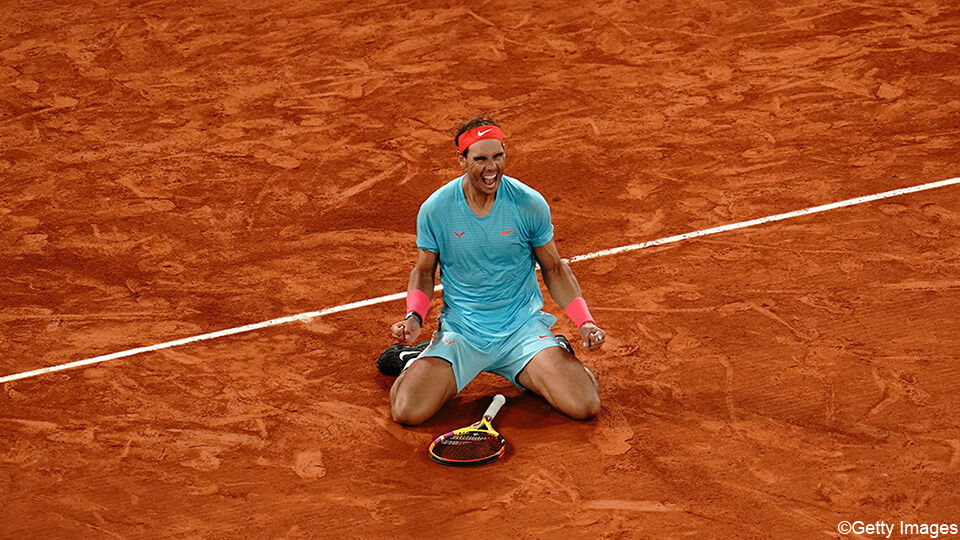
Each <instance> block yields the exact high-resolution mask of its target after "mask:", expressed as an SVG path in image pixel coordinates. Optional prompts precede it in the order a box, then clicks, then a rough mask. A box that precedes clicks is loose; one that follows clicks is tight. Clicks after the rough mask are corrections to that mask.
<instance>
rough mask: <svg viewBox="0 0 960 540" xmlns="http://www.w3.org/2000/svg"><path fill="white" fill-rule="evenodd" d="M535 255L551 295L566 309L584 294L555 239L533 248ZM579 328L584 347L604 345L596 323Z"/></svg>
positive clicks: (590, 347)
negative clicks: (559, 250)
mask: <svg viewBox="0 0 960 540" xmlns="http://www.w3.org/2000/svg"><path fill="white" fill-rule="evenodd" d="M533 255H534V256H535V257H536V258H537V262H538V263H539V264H540V270H541V271H542V272H543V282H544V283H545V284H546V285H547V291H548V292H549V293H550V297H551V298H553V300H554V302H556V303H557V304H559V305H560V307H562V308H564V309H566V308H567V306H568V305H570V302H572V301H573V300H574V299H576V298H578V297H581V296H583V294H582V292H581V291H580V283H579V282H577V277H576V276H574V275H573V270H571V269H570V265H569V264H567V262H566V261H564V260H563V259H561V258H560V253H559V252H558V251H557V245H556V244H555V243H554V242H553V240H550V241H549V242H547V243H546V244H544V245H542V246H540V247H535V248H533ZM579 330H580V338H581V342H582V343H583V346H584V347H587V348H589V349H590V350H591V351H595V350H597V349H599V348H600V347H601V346H602V345H603V342H604V339H605V334H604V332H603V331H602V330H600V328H599V327H598V326H597V325H596V324H594V323H592V322H586V323H584V324H583V326H581V327H580V328H579Z"/></svg>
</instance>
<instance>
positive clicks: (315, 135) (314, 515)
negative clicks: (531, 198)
mask: <svg viewBox="0 0 960 540" xmlns="http://www.w3.org/2000/svg"><path fill="white" fill-rule="evenodd" d="M958 44H960V7H958V6H957V4H956V3H953V2H946V1H941V2H936V1H933V0H927V1H916V2H906V1H904V2H891V1H879V2H869V3H868V2H852V1H846V0H843V1H839V2H826V1H823V0H817V1H803V0H801V1H800V2H747V1H729V2H724V1H702V0H681V1H679V2H665V1H655V2H650V3H633V2H626V1H619V0H615V1H611V2H602V3H595V2H557V1H542V2H534V3H532V4H526V3H523V2H500V1H490V2H479V3H476V4H471V5H470V7H469V8H467V7H463V6H462V5H460V3H456V2H436V3H430V2H421V1H410V2H345V1H344V2H325V1H316V2H306V1H303V2H272V3H269V2H263V1H260V0H249V1H246V2H240V3H235V2H194V3H186V2H173V1H168V0H157V1H149V2H138V3H131V2H112V1H109V0H105V1H96V2H79V1H70V2H67V1H65V2H37V3H32V2H23V3H21V2H14V1H11V0H7V1H4V2H2V9H0V202H2V204H0V224H2V229H0V248H2V253H3V256H2V258H0V291H2V312H0V351H2V352H0V376H6V375H11V374H17V373H21V372H25V371H29V370H32V369H35V368H39V367H44V366H53V365H58V364H63V363H66V362H71V361H75V360H82V359H86V358H91V357H95V356H98V355H104V354H108V353H114V352H119V351H124V350H127V349H132V348H135V347H140V346H145V345H153V344H158V343H162V342H165V341H169V340H174V339H178V338H184V337H190V336H195V335H199V334H204V333H208V332H213V331H216V330H221V329H227V328H234V327H238V326H242V325H246V324H249V323H255V322H259V321H265V320H269V319H274V318H277V317H283V316H287V315H293V314H298V313H302V312H307V311H313V310H320V309H324V308H330V307H334V306H338V305H341V304H345V303H348V302H353V301H358V300H364V299H368V298H374V297H378V296H382V295H388V294H392V293H397V292H400V291H403V290H404V288H405V286H406V280H407V276H408V273H409V271H410V268H411V267H412V264H413V261H414V257H415V247H414V240H415V235H414V226H415V216H416V211H417V208H418V206H419V204H420V203H421V202H422V201H423V200H424V199H425V198H426V196H427V195H428V194H429V193H430V192H432V191H433V190H434V189H436V188H438V187H439V186H440V185H442V184H443V183H445V182H447V181H448V180H450V179H452V178H454V177H455V176H456V175H458V174H460V169H458V165H457V163H456V159H455V148H454V146H453V141H452V138H453V134H454V132H455V130H456V127H457V125H458V124H459V122H460V121H462V120H463V119H464V118H466V117H469V116H471V115H473V114H474V113H476V112H481V111H485V112H489V113H491V114H493V115H495V116H496V117H497V118H499V119H500V121H501V122H502V124H503V126H504V130H505V134H506V138H507V139H506V140H507V148H508V164H507V173H508V174H510V175H512V176H515V177H518V178H519V179H521V180H522V181H524V182H526V183H527V184H529V185H531V186H533V187H534V188H536V189H538V190H539V191H541V192H542V193H543V194H544V195H545V197H546V198H547V200H548V201H549V202H550V204H551V207H552V210H553V220H554V224H555V226H556V237H555V238H556V240H557V242H558V246H559V249H560V251H561V254H562V255H563V256H565V257H573V256H575V255H581V254H586V253H591V252H595V251H599V250H604V249H609V248H615V247H618V246H624V245H630V244H636V243H640V242H646V241H650V240H655V239H658V238H663V237H667V236H671V235H677V234H681V233H687V232H691V231H697V230H702V229H706V228H710V227H715V226H718V225H724V224H728V223H736V222H740V221H744V220H749V219H754V218H759V217H764V216H769V215H773V214H778V213H781V212H788V211H792V210H799V209H803V208H808V207H812V206H816V205H821V204H826V203H832V202H836V201H840V200H844V199H849V198H852V197H858V196H862V195H870V194H875V193H880V192H884V191H887V190H892V189H896V188H902V187H908V186H915V185H920V184H925V183H929V182H933V181H939V180H944V179H949V178H953V177H957V176H960V165H958V159H957V155H958V152H960V135H958V125H960V76H958V72H957V66H958V65H960V51H958ZM572 267H573V269H574V271H575V272H576V274H577V276H578V278H579V281H580V283H581V285H582V287H583V289H584V294H585V296H586V298H587V299H588V301H589V302H590V304H591V309H592V311H593V313H594V315H595V316H597V318H598V322H599V324H600V325H601V326H602V327H603V328H604V329H605V330H607V332H608V333H609V343H607V346H606V347H605V348H604V349H603V350H602V351H600V352H596V353H588V352H585V351H582V350H581V352H579V357H580V358H581V360H582V361H583V362H584V363H585V364H586V365H588V366H589V367H590V368H591V369H593V370H594V371H595V372H596V373H597V376H598V378H599V381H600V388H601V397H602V399H603V402H604V408H603V411H602V412H601V413H600V415H599V416H598V417H597V418H595V419H593V420H591V421H587V422H577V421H573V420H570V419H568V418H566V417H564V416H562V415H561V414H559V413H557V412H555V411H553V410H552V409H551V408H550V407H549V406H548V405H547V404H546V403H545V402H544V401H542V400H541V399H539V398H537V397H535V396H531V395H525V394H522V393H521V392H520V391H519V390H518V389H516V388H514V387H512V386H511V385H510V384H509V383H508V382H506V381H504V380H503V379H500V378H498V377H495V376H492V375H482V376H481V377H479V378H478V379H476V380H475V381H474V382H473V383H472V384H471V385H470V386H468V387H467V388H466V390H465V391H464V392H463V393H462V394H461V395H460V396H458V397H457V398H455V399H454V400H453V401H452V402H451V403H449V404H448V405H447V406H446V407H445V408H444V409H443V410H442V411H441V412H440V413H439V414H438V415H437V416H436V417H435V418H433V419H431V420H430V421H429V422H427V423H426V424H424V425H422V426H419V427H416V428H405V427H401V426H398V425H396V424H394V423H393V422H392V420H391V418H390V414H389V404H388V395H387V394H388V389H389V388H390V385H391V383H392V379H389V378H387V377H384V376H382V375H380V374H379V373H377V371H376V369H375V366H374V361H375V358H376V356H377V355H378V354H379V353H380V352H381V350H382V349H383V348H384V347H386V346H387V345H388V344H389V343H390V341H389V339H388V337H387V331H388V327H389V325H390V324H391V323H393V322H394V321H395V320H397V318H398V317H400V316H402V314H403V302H402V301H393V302H387V303H381V304H376V305H372V306H368V307H362V308H358V309H353V310H347V311H343V312H340V313H336V314H333V315H327V316H322V317H316V318H313V319H311V320H309V321H306V322H294V323H289V324H283V325H278V326H274V327H271V328H266V329H262V330H257V331H253V332H248V333H244V334H239V335H235V336H230V337H224V338H219V339H212V340H208V341H203V342H198V343H193V344H189V345H184V346H180V347H171V348H166V349H163V350H159V351H156V352H149V353H144V354H140V355H136V356H131V357H128V358H123V359H118V360H112V361H108V362H103V363H100V364H96V365H93V366H89V367H86V368H81V369H73V370H64V371H58V372H55V373H50V374H46V375H40V376H35V377H29V378H24V379H21V380H17V381H14V382H8V383H6V384H4V385H3V386H2V390H3V391H2V393H0V437H2V438H0V537H4V538H54V537H57V538H115V537H118V538H132V537H159V536H163V537H177V538H192V537H196V538H316V537H338V538H339V537H344V538H360V537H423V536H448V535H452V534H454V532H455V529H454V527H458V526H459V527H464V528H465V530H464V531H462V532H457V533H456V534H457V535H462V534H468V535H471V536H477V537H479V536H493V537H532V538H598V537H599V538H681V537H695V538H729V537H744V538H764V537H772V538H830V537H838V536H840V535H839V533H838V532H837V525H838V523H839V522H841V521H856V520H861V521H864V522H871V521H877V520H885V521H887V522H898V521H905V522H916V523H960V510H958V509H960V492H958V489H957V486H958V485H960V421H958V415H960V399H958V395H960V364H958V360H960V353H958V352H957V351H960V333H958V331H957V329H958V327H960V298H958V295H960V186H956V185H954V186H948V187H942V188H938V189H930V190H925V191H921V192H917V193H913V194H909V195H904V196H898V197H891V198H888V199H884V200H881V201H875V202H870V203H865V204H860V205H856V206H851V207H848V208H842V209H837V210H832V211H829V212H823V213H819V214H814V215H809V216H804V217H798V218H796V219H791V220H784V221H780V222H776V223H767V224H762V225H757V226H754V227H749V228H745V229H741V230H737V231H731V232H725V233H721V234H716V235H711V236H707V237H703V238H698V239H690V240H685V241H680V242H674V243H671V244H669V245H664V246H660V247H654V248H648V249H640V250H635V251H631V252H628V253H621V254H617V255H609V256H604V257H599V258H596V259H591V260H585V261H580V262H575V263H574V264H573V265H572ZM439 307H440V304H439V300H435V303H434V309H433V311H432V315H434V316H435V315H436V314H437V313H438V312H439ZM546 309H547V310H548V311H551V312H552V313H554V314H558V315H562V313H561V310H560V309H559V308H558V307H557V306H556V304H555V303H553V302H552V300H550V299H549V298H548V299H547V307H546ZM431 319H433V317H431ZM434 320H435V319H434ZM433 329H435V322H432V323H430V324H429V325H428V327H427V332H428V334H429V333H430V332H431V331H432V330H433ZM554 330H555V331H556V332H563V333H566V334H567V335H570V336H573V335H574V332H575V331H574V329H573V328H572V325H571V323H570V322H569V320H568V319H566V318H565V317H561V319H560V322H559V323H558V324H557V326H556V327H555V328H554ZM498 392H502V393H504V394H505V395H506V396H507V398H508V403H507V405H506V407H505V408H504V410H503V411H502V412H501V414H500V416H498V417H497V420H496V425H497V427H498V428H499V429H500V430H501V432H502V433H503V435H504V436H505V437H506V438H507V440H508V441H509V443H510V447H509V449H508V452H507V454H506V455H505V456H504V458H503V459H501V460H500V461H498V462H497V463H495V464H493V465H490V466H487V467H484V468H480V469H470V470H460V469H453V468H445V467H441V466H439V465H436V464H434V463H432V462H431V461H430V460H429V458H428V457H427V454H426V451H425V450H426V446H427V444H428V443H429V441H430V440H431V439H432V438H433V436H434V435H436V434H439V433H442V432H444V431H447V430H449V429H452V428H454V427H458V426H460V425H463V424H466V423H469V422H472V421H474V420H475V419H476V418H477V415H478V414H479V413H480V412H482V411H483V409H484V408H485V407H486V405H487V403H488V402H489V398H490V397H491V396H492V395H493V394H495V393H498ZM865 536H866V537H872V536H870V535H865ZM894 536H897V535H894Z"/></svg>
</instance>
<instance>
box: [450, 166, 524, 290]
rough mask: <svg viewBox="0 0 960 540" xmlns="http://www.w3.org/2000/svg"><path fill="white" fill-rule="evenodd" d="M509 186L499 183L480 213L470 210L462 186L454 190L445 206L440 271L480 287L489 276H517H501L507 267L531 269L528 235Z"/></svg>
mask: <svg viewBox="0 0 960 540" xmlns="http://www.w3.org/2000/svg"><path fill="white" fill-rule="evenodd" d="M513 188H514V186H512V185H511V184H510V183H509V181H504V182H502V183H501V186H500V190H498V193H497V198H496V200H495V201H494V203H493V207H492V208H491V209H490V210H489V212H488V213H487V214H486V215H484V216H478V215H476V214H475V213H474V211H473V210H472V209H471V208H470V206H469V205H468V204H467V201H466V197H465V196H464V194H463V191H462V189H461V190H460V191H459V192H458V193H457V196H456V197H455V198H454V204H453V208H450V209H449V212H450V214H449V217H448V220H447V223H446V227H447V228H448V230H446V231H444V232H445V234H446V235H447V236H448V237H447V238H446V239H445V240H446V241H444V242H443V243H442V246H443V247H444V248H445V249H442V251H441V252H440V264H441V270H446V271H447V272H451V273H452V272H455V273H456V274H457V275H458V278H459V279H461V280H464V281H467V282H471V284H473V285H480V286H482V285H484V284H487V283H489V281H488V280H490V279H508V278H510V277H513V278H515V279H516V278H520V277H521V276H517V275H514V276H506V275H502V273H503V272H504V270H505V269H506V268H509V267H514V270H515V271H524V270H525V271H532V270H533V264H534V260H533V251H532V246H531V244H530V235H529V231H527V230H526V227H525V225H524V222H523V220H522V219H521V216H520V210H519V208H518V205H517V201H516V196H517V194H516V193H515V192H514V191H513ZM484 263H493V264H484ZM491 272H493V273H492V274H491Z"/></svg>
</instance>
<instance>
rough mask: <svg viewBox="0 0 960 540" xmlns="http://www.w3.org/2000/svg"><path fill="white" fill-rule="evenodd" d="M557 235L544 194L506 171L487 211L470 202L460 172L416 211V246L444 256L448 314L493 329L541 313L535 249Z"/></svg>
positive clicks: (456, 321)
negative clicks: (474, 207)
mask: <svg viewBox="0 0 960 540" xmlns="http://www.w3.org/2000/svg"><path fill="white" fill-rule="evenodd" d="M552 236H553V225H552V224H551V223H550V209H549V206H548V205H547V202H546V200H544V199H543V197H542V196H541V195H540V194H539V193H537V192H536V191H535V190H534V189H532V188H530V187H528V186H526V185H524V184H522V183H521V182H520V181H519V180H516V179H513V178H510V177H508V176H504V177H503V178H502V180H501V182H500V186H499V188H498V190H497V197H496V200H495V201H494V204H493V208H492V209H491V210H490V212H489V213H488V214H487V215H485V216H482V217H481V216H477V215H476V214H474V212H473V211H472V210H471V209H470V207H469V205H468V204H467V201H466V198H465V196H464V193H463V186H462V178H460V179H456V180H453V181H451V182H449V183H447V184H446V185H445V186H443V187H441V188H440V189H439V190H437V191H436V192H434V193H433V195H431V196H430V197H429V198H428V199H427V201H426V202H424V204H423V206H422V207H421V210H420V214H419V215H418V218H417V245H418V247H420V249H427V250H430V251H433V252H435V253H437V254H438V256H439V260H440V281H441V283H443V287H444V292H443V300H444V307H443V315H442V317H443V320H444V321H449V322H450V323H451V324H452V325H455V326H457V327H459V328H464V327H467V326H470V327H471V328H473V329H474V332H475V333H476V334H477V335H483V334H485V335H494V334H502V333H503V332H509V331H510V330H511V329H515V328H516V327H517V325H519V324H521V323H522V322H523V321H524V320H526V319H527V318H528V317H529V316H531V315H533V314H535V313H536V312H538V311H539V310H540V308H541V307H543V296H542V294H541V293H540V288H539V285H538V284H537V276H536V272H535V269H536V258H535V257H534V252H533V248H534V246H542V245H544V244H546V243H547V242H549V241H550V239H551V238H552Z"/></svg>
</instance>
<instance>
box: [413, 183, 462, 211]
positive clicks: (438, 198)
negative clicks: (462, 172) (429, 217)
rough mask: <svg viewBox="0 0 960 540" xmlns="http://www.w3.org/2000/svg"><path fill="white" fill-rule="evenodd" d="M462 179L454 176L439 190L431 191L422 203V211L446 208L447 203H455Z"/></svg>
mask: <svg viewBox="0 0 960 540" xmlns="http://www.w3.org/2000/svg"><path fill="white" fill-rule="evenodd" d="M461 181H462V177H461V178H454V179H453V180H451V181H449V182H447V183H446V184H444V185H442V186H440V187H439V188H437V190H436V191H434V192H433V193H431V194H430V196H429V197H427V200H425V201H423V204H421V205H420V211H421V212H423V211H428V212H432V211H434V210H435V209H437V208H444V207H446V206H447V205H450V204H454V202H455V201H456V196H457V191H456V190H457V187H459V185H460V182H461Z"/></svg>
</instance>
